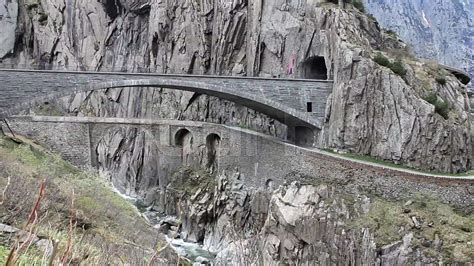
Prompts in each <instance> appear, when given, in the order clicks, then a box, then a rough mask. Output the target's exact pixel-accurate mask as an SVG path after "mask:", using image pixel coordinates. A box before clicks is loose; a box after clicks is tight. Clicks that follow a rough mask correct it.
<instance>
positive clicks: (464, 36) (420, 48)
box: [365, 0, 474, 89]
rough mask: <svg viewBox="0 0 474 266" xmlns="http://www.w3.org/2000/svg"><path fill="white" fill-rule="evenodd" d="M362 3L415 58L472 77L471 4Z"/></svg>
mask: <svg viewBox="0 0 474 266" xmlns="http://www.w3.org/2000/svg"><path fill="white" fill-rule="evenodd" d="M365 2H366V8H367V12H368V13H371V14H373V15H374V16H375V17H376V18H377V20H378V21H379V22H380V23H381V24H382V25H383V26H384V27H387V28H389V29H391V30H393V31H395V32H397V33H398V34H399V35H400V37H401V38H402V39H403V40H405V41H407V42H408V43H409V44H410V45H411V47H412V49H413V51H414V52H415V53H416V54H417V55H419V56H421V57H425V58H429V59H437V60H438V61H440V62H442V63H443V64H446V65H449V66H453V67H457V68H462V69H465V70H467V71H468V72H469V73H471V75H472V74H474V0H452V1H446V0H430V1H427V0H410V1H406V0H365ZM471 87H472V83H471ZM471 89H472V88H471Z"/></svg>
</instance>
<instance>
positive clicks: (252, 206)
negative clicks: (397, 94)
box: [155, 169, 473, 265]
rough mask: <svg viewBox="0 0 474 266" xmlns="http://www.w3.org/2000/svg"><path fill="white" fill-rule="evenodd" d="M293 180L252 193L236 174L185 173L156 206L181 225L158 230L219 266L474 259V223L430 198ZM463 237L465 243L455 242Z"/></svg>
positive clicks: (426, 261) (441, 261)
mask: <svg viewBox="0 0 474 266" xmlns="http://www.w3.org/2000/svg"><path fill="white" fill-rule="evenodd" d="M289 178H290V179H291V178H292V177H289ZM294 178H295V179H298V180H300V181H299V182H291V183H288V184H285V185H283V186H279V187H273V186H272V184H269V185H268V186H267V187H266V188H251V187H248V186H246V185H245V182H244V181H243V180H242V179H243V177H241V176H240V175H239V173H238V172H234V173H227V174H222V175H219V176H218V177H217V178H216V180H214V177H210V176H208V175H205V174H203V173H202V172H194V171H192V170H189V169H183V170H182V171H180V172H178V173H177V174H176V175H174V176H173V178H172V180H171V182H170V184H169V185H168V186H167V187H166V189H165V190H162V191H161V193H164V194H166V196H165V197H164V200H161V201H159V203H156V205H155V206H161V208H157V209H160V210H163V206H164V207H165V208H164V209H165V212H166V213H167V214H170V215H175V217H178V218H177V219H175V220H172V219H171V220H170V219H168V220H166V221H164V222H162V223H161V225H160V227H159V228H160V230H161V231H162V232H165V233H167V234H168V235H169V236H171V237H176V236H180V237H181V238H183V239H185V240H187V241H191V242H198V243H202V244H203V246H204V248H206V249H208V250H209V251H211V252H212V253H214V254H215V261H216V263H217V264H218V265H227V264H245V265H253V264H258V265H281V264H293V263H295V262H298V264H302V265H315V264H317V265H329V264H344V265H349V264H350V265H407V264H443V263H462V262H463V261H469V260H471V259H472V253H470V252H469V249H470V245H471V244H470V243H469V240H468V239H472V237H473V233H472V232H466V231H465V230H469V229H468V228H469V227H472V223H471V222H470V220H469V217H465V216H463V215H460V214H454V213H453V211H452V210H451V209H450V208H449V207H447V206H444V205H442V204H440V203H437V202H436V201H432V200H427V198H423V199H421V198H418V199H416V198H413V200H407V201H405V202H391V201H388V200H384V199H382V198H379V197H377V196H368V195H367V193H366V192H363V191H357V189H355V190H354V188H353V186H351V185H349V186H346V185H344V184H329V185H328V184H324V183H321V184H316V183H311V182H309V183H308V182H307V181H303V180H305V178H301V177H294ZM307 180H308V181H309V180H311V177H308V179H307ZM349 187H351V188H349ZM346 189H347V190H346ZM349 190H350V192H348V191H349ZM446 219H452V220H449V221H448V220H446ZM170 221H172V222H171V223H170ZM443 221H444V222H443ZM454 221H456V222H454ZM454 224H456V225H455V226H453V225H454ZM448 232H450V233H448ZM446 234H448V235H449V234H450V235H449V236H448V235H446ZM458 237H460V238H459V239H464V240H461V241H460V242H456V241H454V242H453V239H454V238H458Z"/></svg>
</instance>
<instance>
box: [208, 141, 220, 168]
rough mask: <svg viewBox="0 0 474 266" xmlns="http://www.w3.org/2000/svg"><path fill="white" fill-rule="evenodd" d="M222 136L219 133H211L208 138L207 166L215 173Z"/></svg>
mask: <svg viewBox="0 0 474 266" xmlns="http://www.w3.org/2000/svg"><path fill="white" fill-rule="evenodd" d="M220 142H221V137H220V136H219V135H217V134H214V133H212V134H209V135H208V136H207V138H206V150H207V162H206V167H207V169H209V170H210V171H211V173H213V172H214V171H215V170H217V169H218V157H219V145H220Z"/></svg>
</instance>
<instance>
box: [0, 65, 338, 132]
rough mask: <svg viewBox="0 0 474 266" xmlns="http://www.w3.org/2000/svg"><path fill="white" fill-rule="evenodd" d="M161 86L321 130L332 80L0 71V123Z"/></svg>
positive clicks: (287, 122) (291, 123)
mask: <svg viewBox="0 0 474 266" xmlns="http://www.w3.org/2000/svg"><path fill="white" fill-rule="evenodd" d="M123 87H163V88H169V89H177V90H185V91H192V92H195V93H200V94H207V95H211V96H216V97H219V98H221V99H225V100H229V101H232V102H235V103H237V104H240V105H243V106H246V107H249V108H251V109H253V110H255V111H258V112H261V113H263V114H266V115H268V116H269V117H272V118H274V119H276V120H279V121H280V122H282V123H284V124H286V125H289V126H291V127H297V126H306V127H310V128H313V129H314V128H316V129H317V128H321V124H322V119H323V117H324V113H325V107H326V101H327V98H328V96H329V94H330V93H331V91H332V81H328V80H299V79H275V78H249V77H224V76H203V75H201V76H200V75H167V74H150V73H146V74H145V73H120V72H84V71H52V70H21V69H0V119H4V118H6V117H8V116H10V115H13V114H15V113H18V112H19V111H21V110H23V109H27V108H29V107H32V106H34V105H37V104H40V103H43V102H46V101H49V100H51V99H55V98H59V97H62V96H67V95H71V94H73V93H75V92H81V91H93V90H101V89H108V88H123Z"/></svg>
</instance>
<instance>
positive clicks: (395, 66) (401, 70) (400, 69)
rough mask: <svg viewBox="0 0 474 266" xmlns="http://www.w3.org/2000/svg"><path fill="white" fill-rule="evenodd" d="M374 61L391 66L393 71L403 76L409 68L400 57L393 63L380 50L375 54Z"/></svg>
mask: <svg viewBox="0 0 474 266" xmlns="http://www.w3.org/2000/svg"><path fill="white" fill-rule="evenodd" d="M374 61H375V62H376V63H377V64H379V65H381V66H384V67H388V68H390V69H391V70H392V71H393V72H395V74H397V75H399V76H401V77H403V76H405V75H406V73H407V70H406V69H405V67H404V66H403V63H402V61H401V60H400V59H398V60H397V61H395V62H393V63H392V62H390V60H389V59H388V58H387V57H385V56H384V55H383V54H382V53H380V52H379V53H378V54H377V55H376V56H375V58H374Z"/></svg>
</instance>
